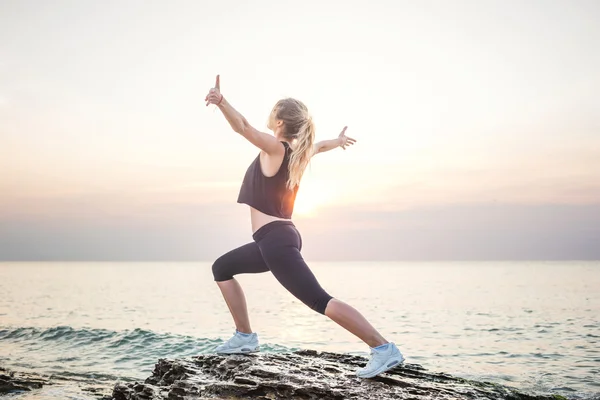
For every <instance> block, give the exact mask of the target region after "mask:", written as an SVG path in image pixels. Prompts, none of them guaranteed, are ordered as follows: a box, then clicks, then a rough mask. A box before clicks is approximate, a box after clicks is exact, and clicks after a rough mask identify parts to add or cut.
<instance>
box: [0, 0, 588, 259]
mask: <svg viewBox="0 0 600 400" xmlns="http://www.w3.org/2000/svg"><path fill="white" fill-rule="evenodd" d="M598 21H600V3H598V2H597V1H593V0H592V1H584V0H575V1H566V0H565V1H555V0H528V1H492V0H484V1H476V0H472V1H462V0H458V1H452V2H448V1H441V0H440V1H422V2H415V1H398V0H390V1H383V0H369V1H363V0H356V1H355V0H344V1H341V0H340V1H337V0H332V1H316V0H314V1H313V0H308V1H281V0H279V1H274V0H272V1H271V0H258V1H253V2H243V1H240V0H225V1H219V2H215V1H169V2H167V1H141V0H140V1H134V0H126V1H103V2H96V1H89V0H83V1H64V0H57V1H53V2H45V1H27V0H25V1H16V0H15V1H11V0H4V1H2V2H0V260H9V261H10V260H58V261H61V260H127V261H129V260H175V261H176V260H199V261H211V260H214V259H215V258H216V257H218V256H219V255H220V254H222V253H224V252H226V251H228V250H230V249H232V248H234V247H237V246H239V245H242V244H244V243H247V242H249V241H251V233H252V232H251V228H250V223H249V211H248V209H247V207H246V206H244V205H240V204H237V203H236V199H237V193H238V190H239V185H240V183H241V179H242V178H243V175H244V173H245V170H246V168H247V167H248V165H249V164H250V162H251V161H252V160H253V159H254V158H255V157H256V155H257V153H258V150H257V149H256V148H255V147H253V146H252V145H251V144H250V143H249V142H247V141H246V140H245V139H244V138H242V137H241V136H240V135H238V134H236V133H235V132H233V131H232V130H231V128H230V127H229V125H228V124H227V122H226V120H225V118H224V117H223V116H222V115H221V114H220V111H219V110H218V109H215V107H214V106H210V107H206V106H205V104H204V102H203V100H204V96H205V95H206V93H207V92H208V90H209V89H210V88H211V87H212V86H213V85H214V80H215V76H216V74H220V75H221V91H222V93H223V94H224V96H225V97H226V98H227V99H228V100H229V102H230V103H231V104H232V105H233V106H234V107H235V108H236V109H238V110H239V111H240V112H241V113H242V114H243V115H244V116H245V117H246V118H247V119H248V121H249V122H250V123H251V124H253V125H254V126H255V127H257V128H259V129H263V130H264V131H267V128H266V122H267V117H268V114H269V112H270V110H271V108H272V106H273V105H274V104H275V102H276V101H277V100H279V99H280V98H283V97H288V96H291V97H295V98H298V99H300V100H302V101H303V102H304V103H305V104H306V105H307V106H308V108H309V111H310V113H311V115H312V116H313V119H314V121H315V123H316V127H317V138H316V139H317V140H324V139H331V138H334V137H336V136H337V135H338V133H339V132H340V131H341V129H342V128H343V127H344V126H346V125H347V126H348V130H347V134H348V136H350V137H353V138H355V139H357V143H356V145H354V146H352V147H350V148H348V149H347V150H345V151H344V150H342V149H336V150H333V151H331V152H328V153H324V154H319V155H317V156H315V157H314V158H313V160H312V162H311V165H310V167H309V169H308V170H307V171H306V173H305V175H304V178H303V181H302V185H301V187H300V190H299V193H298V198H297V204H296V211H295V213H294V221H295V223H296V224H297V226H298V227H299V229H300V230H301V232H302V235H303V242H304V249H303V254H304V255H305V258H306V259H307V260H317V261H345V260H372V261H380V260H488V259H493V260H497V259H506V260H525V259H540V260H555V259H558V260H564V259H578V260H579V259H600V101H598V95H597V93H599V92H600V51H598V49H599V48H600V24H598Z"/></svg>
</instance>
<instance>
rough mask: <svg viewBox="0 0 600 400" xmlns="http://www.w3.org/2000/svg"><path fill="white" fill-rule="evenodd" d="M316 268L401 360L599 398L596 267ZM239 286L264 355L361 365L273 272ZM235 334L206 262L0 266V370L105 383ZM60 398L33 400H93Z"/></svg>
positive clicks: (345, 340)
mask: <svg viewBox="0 0 600 400" xmlns="http://www.w3.org/2000/svg"><path fill="white" fill-rule="evenodd" d="M311 267H312V269H313V271H314V272H315V274H316V275H317V277H318V279H319V280H320V282H321V284H322V285H323V286H324V287H325V289H326V290H328V291H329V292H330V293H331V294H332V295H333V296H335V297H337V298H339V299H341V300H344V301H346V302H348V303H350V304H352V305H354V306H355V307H356V308H358V309H359V310H360V311H361V312H363V314H365V315H366V316H367V318H368V319H369V320H370V321H371V322H372V323H373V324H374V325H375V326H376V327H377V328H378V329H379V330H380V331H381V332H382V333H383V334H384V336H386V337H387V338H388V339H389V340H392V341H394V342H396V343H397V344H398V345H399V347H400V348H401V350H403V352H404V353H405V356H406V358H407V362H410V363H418V364H421V365H423V366H424V367H425V368H428V369H430V370H433V371H438V372H442V371H443V372H447V373H450V374H454V375H459V376H463V377H468V378H476V379H482V380H487V381H493V382H499V383H503V384H507V385H510V386H513V387H517V388H520V389H522V390H526V391H535V392H542V393H548V392H553V393H560V394H563V395H565V396H568V397H590V396H592V395H595V396H597V395H598V393H600V262H549V263H543V262H452V263H450V262H446V263H368V262H363V263H312V264H311ZM239 280H240V282H241V283H242V285H243V287H244V288H245V290H246V296H247V300H248V303H249V308H250V313H251V321H252V326H253V328H254V330H255V331H257V332H258V333H259V337H260V339H261V347H262V349H263V351H275V352H279V351H289V350H294V349H299V348H312V349H316V350H328V351H335V352H348V353H353V354H363V355H366V354H367V351H368V348H367V347H366V346H365V345H364V344H362V343H361V342H360V341H359V340H357V339H355V338H354V337H353V336H352V335H350V334H349V333H347V332H346V331H344V330H343V329H341V328H339V327H338V326H337V325H336V324H335V323H333V322H331V321H329V320H328V319H327V318H326V317H323V316H321V315H319V314H316V313H315V312H313V311H311V310H309V309H308V308H306V307H305V306H304V305H303V304H302V303H300V302H298V301H297V300H296V299H295V298H293V297H292V296H291V295H290V294H289V293H288V292H286V291H285V289H283V288H282V287H281V286H279V284H278V283H277V281H276V280H275V279H274V278H273V277H272V276H271V275H270V274H259V275H243V276H241V277H240V278H239ZM233 329H234V328H233V326H232V322H231V320H230V316H229V314H228V310H227V306H226V305H225V303H224V301H223V299H222V297H221V295H220V292H219V291H218V288H217V287H216V285H215V284H214V282H213V281H212V275H211V272H210V264H209V263H0V365H2V366H6V367H10V368H13V369H18V370H29V371H37V372H42V373H47V374H50V373H52V374H55V375H59V376H64V377H67V378H69V379H72V380H73V381H78V380H84V381H85V380H94V381H96V382H100V383H102V382H104V383H105V384H106V385H109V386H112V384H113V383H114V381H115V380H116V379H140V378H141V379H143V378H145V377H147V376H148V375H149V373H150V371H151V370H152V368H153V366H154V362H155V361H156V360H157V359H158V358H159V357H180V356H182V357H185V356H191V355H195V354H201V353H208V352H211V351H212V349H213V348H214V347H215V346H216V345H217V344H219V343H220V342H221V339H222V338H224V339H226V338H228V337H229V336H230V335H231V334H232V332H233ZM61 390H63V392H61ZM64 390H67V391H68V390H71V389H60V388H52V389H47V390H45V391H44V392H43V393H44V397H36V398H48V399H51V398H65V397H68V398H72V399H79V398H81V399H86V398H88V397H86V395H85V394H82V393H78V394H73V393H70V392H69V393H68V396H67V394H66V392H64ZM38 396H41V395H38ZM20 397H22V398H26V397H25V396H20ZM31 398H33V397H31Z"/></svg>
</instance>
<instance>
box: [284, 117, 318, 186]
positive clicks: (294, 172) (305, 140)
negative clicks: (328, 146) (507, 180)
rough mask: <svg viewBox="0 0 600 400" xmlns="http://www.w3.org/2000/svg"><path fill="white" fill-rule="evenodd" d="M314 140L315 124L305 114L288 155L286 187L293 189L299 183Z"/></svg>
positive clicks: (310, 154)
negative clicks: (292, 148)
mask: <svg viewBox="0 0 600 400" xmlns="http://www.w3.org/2000/svg"><path fill="white" fill-rule="evenodd" d="M314 140H315V124H314V123H313V121H312V118H311V117H310V116H307V117H306V119H305V120H304V122H303V123H302V125H301V126H300V129H299V130H298V134H297V136H296V144H295V146H294V150H293V151H292V154H291V155H290V161H289V164H288V169H289V172H290V174H289V178H288V181H287V187H288V188H289V189H293V188H294V187H296V186H298V185H299V184H300V179H302V175H303V174H304V170H305V169H306V166H307V165H308V162H309V161H310V158H311V156H312V152H313V144H314Z"/></svg>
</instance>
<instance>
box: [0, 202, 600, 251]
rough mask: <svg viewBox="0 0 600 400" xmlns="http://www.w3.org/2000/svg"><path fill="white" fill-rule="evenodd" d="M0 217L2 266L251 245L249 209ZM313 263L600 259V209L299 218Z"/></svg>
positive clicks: (349, 210)
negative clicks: (16, 262)
mask: <svg viewBox="0 0 600 400" xmlns="http://www.w3.org/2000/svg"><path fill="white" fill-rule="evenodd" d="M73 206H74V207H73V209H72V210H71V211H70V212H65V213H63V214H61V215H60V216H54V217H45V218H39V217H29V216H5V217H4V218H0V260H42V261H43V260H59V261H60V260H99V261H103V260H125V261H134V260H135V261H145V260H175V261H178V260H180V261H210V260H214V259H215V258H217V257H218V256H219V255H221V254H223V253H225V252H226V251H228V250H230V249H232V248H235V247H238V246H240V245H242V244H244V243H247V242H249V241H251V240H252V239H251V229H250V224H249V220H248V210H247V208H246V207H243V206H240V205H237V204H234V203H227V204H224V203H215V204H163V205H155V206H153V208H152V209H147V210H145V212H144V215H143V217H142V216H141V215H132V214H131V212H125V213H115V214H107V213H102V212H97V213H94V210H89V211H88V212H87V214H82V213H81V211H80V210H79V211H78V210H77V207H76V205H73ZM295 223H296V225H297V226H298V228H299V230H300V232H301V234H302V237H303V243H304V248H303V254H304V256H305V258H306V259H307V260H309V261H352V260H367V261H386V260H564V259H580V260H581V259H596V260H598V259H600V247H599V246H598V245H597V244H598V243H600V229H599V228H598V227H599V226H600V204H592V205H556V204H537V205H521V204H490V203H488V204H462V205H444V206H429V207H420V208H413V209H410V210H404V211H384V210H380V209H378V208H374V207H371V208H369V207H358V206H357V207H336V208H331V209H328V210H322V212H321V214H320V216H319V218H306V219H302V218H298V219H296V220H295Z"/></svg>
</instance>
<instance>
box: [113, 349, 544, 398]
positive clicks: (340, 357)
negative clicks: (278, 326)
mask: <svg viewBox="0 0 600 400" xmlns="http://www.w3.org/2000/svg"><path fill="white" fill-rule="evenodd" d="M365 362H366V359H365V358H363V357H358V356H351V355H347V354H335V353H328V352H316V351H311V350H302V351H297V352H294V353H288V354H253V355H232V356H218V355H204V356H199V357H192V358H190V359H185V360H182V359H177V360H168V359H160V360H159V361H158V363H157V364H156V365H155V368H154V371H153V373H152V375H151V376H150V377H148V378H147V379H146V380H145V381H144V382H143V383H141V382H135V383H127V384H124V383H119V384H117V385H115V387H114V390H113V399H114V400H191V399H195V400H200V399H228V400H234V399H260V400H279V399H298V400H300V399H303V400H312V399H314V400H317V399H319V400H320V399H332V400H342V399H361V400H362V399H377V400H385V399H404V398H406V399H439V400H442V399H511V400H517V399H519V400H534V399H539V400H542V399H544V400H545V399H548V400H550V399H554V397H553V396H535V395H528V394H525V393H520V392H518V391H516V390H514V389H512V388H507V387H504V386H501V385H497V384H493V383H486V382H475V381H469V380H466V379H462V378H456V377H453V376H450V375H447V374H440V373H431V372H427V371H425V369H424V368H422V367H421V366H419V365H417V364H404V365H402V366H400V367H397V368H395V369H394V370H391V371H388V372H387V373H384V374H382V375H380V376H378V377H375V378H373V379H359V378H357V377H356V375H355V374H354V371H355V370H356V368H357V367H362V366H364V364H365Z"/></svg>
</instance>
